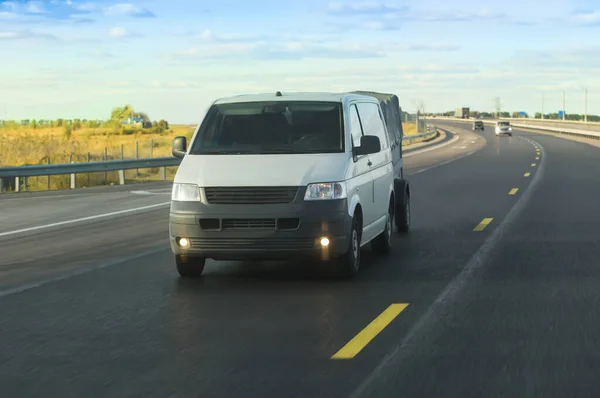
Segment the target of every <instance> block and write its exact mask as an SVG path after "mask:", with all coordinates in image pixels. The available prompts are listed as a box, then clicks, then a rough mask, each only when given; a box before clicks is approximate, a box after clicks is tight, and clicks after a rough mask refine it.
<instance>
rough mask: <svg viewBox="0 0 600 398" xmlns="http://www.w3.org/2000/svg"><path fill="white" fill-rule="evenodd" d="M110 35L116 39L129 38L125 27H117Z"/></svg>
mask: <svg viewBox="0 0 600 398" xmlns="http://www.w3.org/2000/svg"><path fill="white" fill-rule="evenodd" d="M108 35H109V36H110V37H114V38H121V37H127V36H129V32H127V30H126V29H125V28H123V27H115V28H112V29H111V30H110V31H109V32H108Z"/></svg>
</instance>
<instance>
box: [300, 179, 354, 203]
mask: <svg viewBox="0 0 600 398" xmlns="http://www.w3.org/2000/svg"><path fill="white" fill-rule="evenodd" d="M344 198H346V184H344V183H343V182H320V183H315V184H308V186H307V187H306V193H305V194H304V200H327V199H344Z"/></svg>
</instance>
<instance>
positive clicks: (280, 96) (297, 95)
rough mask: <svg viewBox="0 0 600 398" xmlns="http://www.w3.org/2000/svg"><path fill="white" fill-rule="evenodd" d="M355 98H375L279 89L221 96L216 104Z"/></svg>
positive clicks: (345, 100) (332, 100)
mask: <svg viewBox="0 0 600 398" xmlns="http://www.w3.org/2000/svg"><path fill="white" fill-rule="evenodd" d="M353 99H363V100H364V99H366V100H370V101H373V100H374V98H373V97H372V96H368V95H360V94H354V93H328V92H293V93H281V92H279V91H277V92H273V93H262V94H242V95H235V96H232V97H225V98H219V99H218V100H216V101H215V102H214V104H216V105H219V104H232V103H238V102H264V101H319V102H320V101H323V102H340V103H345V102H347V101H350V100H353Z"/></svg>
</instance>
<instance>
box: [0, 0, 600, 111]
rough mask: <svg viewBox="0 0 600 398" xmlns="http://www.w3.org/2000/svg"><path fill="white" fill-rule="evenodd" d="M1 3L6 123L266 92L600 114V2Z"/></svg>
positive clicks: (195, 104)
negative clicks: (390, 95)
mask: <svg viewBox="0 0 600 398" xmlns="http://www.w3.org/2000/svg"><path fill="white" fill-rule="evenodd" d="M122 1H124V2H122V3H119V1H118V0H117V1H109V0H95V1H76V0H45V1H17V0H14V1H0V54H2V56H1V57H0V119H24V118H57V117H65V118H75V117H80V118H100V119H102V118H106V117H107V116H108V115H109V113H110V109H111V108H112V107H113V106H116V105H122V104H127V103H129V104H132V105H133V106H134V108H136V109H138V110H141V111H145V112H147V113H148V114H150V116H151V117H152V118H153V119H162V118H164V119H167V120H169V121H171V122H172V123H197V122H199V121H200V120H201V119H202V117H203V115H204V112H205V109H206V107H207V105H208V104H209V103H210V102H211V101H212V100H213V99H215V98H217V97H222V96H228V95H234V94H241V93H253V92H275V91H277V90H280V91H345V90H354V89H368V90H376V91H385V92H394V93H396V94H397V95H398V96H399V97H400V100H401V105H402V107H403V108H404V109H405V110H408V111H411V112H414V111H415V109H416V106H417V104H418V103H419V102H423V104H424V106H425V110H426V111H431V112H438V111H446V110H450V109H454V108H456V107H460V106H470V107H471V108H474V109H480V110H489V111H491V110H492V108H493V105H494V98H495V97H500V98H501V100H502V104H503V108H505V109H507V110H510V111H516V110H524V111H527V112H535V111H539V110H540V109H541V104H542V94H544V96H545V110H546V112H550V111H557V110H559V109H560V108H561V106H562V105H561V104H562V91H563V90H566V93H567V94H566V98H567V107H566V108H567V112H572V113H583V109H584V90H585V88H588V90H589V94H588V111H589V112H590V113H596V114H600V42H599V41H598V40H597V39H598V38H600V2H599V1H597V0H552V1H547V0H543V1H542V0H504V1H502V2H500V1H497V0H478V1H472V0H453V1H447V0H418V1H417V0H404V1H395V0H391V1H389V2H377V1H366V2H356V1H338V2H330V3H328V2H327V1H324V0H323V1H318V0H303V1H301V2H291V1H290V2H285V1H274V0H254V1H249V0H220V1H210V2H209V1H204V0H169V1H163V0H148V1H135V2H131V3H126V2H125V1H127V0H122Z"/></svg>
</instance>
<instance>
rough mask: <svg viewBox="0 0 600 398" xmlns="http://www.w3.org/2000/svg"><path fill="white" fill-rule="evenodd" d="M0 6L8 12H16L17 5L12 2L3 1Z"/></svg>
mask: <svg viewBox="0 0 600 398" xmlns="http://www.w3.org/2000/svg"><path fill="white" fill-rule="evenodd" d="M0 5H1V6H2V7H3V8H7V9H9V10H10V11H17V3H15V2H14V1H5V2H3V3H2V4H0Z"/></svg>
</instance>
